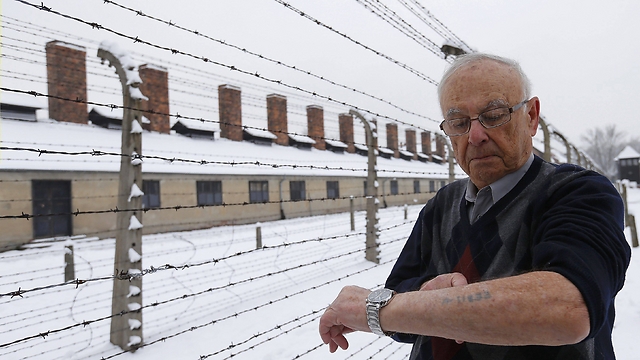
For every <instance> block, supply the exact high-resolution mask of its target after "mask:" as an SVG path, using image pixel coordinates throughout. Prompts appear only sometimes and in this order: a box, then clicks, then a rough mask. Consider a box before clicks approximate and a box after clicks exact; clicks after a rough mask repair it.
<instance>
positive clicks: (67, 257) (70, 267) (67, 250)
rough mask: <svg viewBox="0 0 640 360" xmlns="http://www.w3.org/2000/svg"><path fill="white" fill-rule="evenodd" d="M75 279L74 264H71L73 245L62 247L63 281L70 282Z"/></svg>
mask: <svg viewBox="0 0 640 360" xmlns="http://www.w3.org/2000/svg"><path fill="white" fill-rule="evenodd" d="M75 278H76V270H75V264H74V262H73V245H71V244H67V245H65V246H64V281H65V282H67V281H72V280H74V279H75Z"/></svg>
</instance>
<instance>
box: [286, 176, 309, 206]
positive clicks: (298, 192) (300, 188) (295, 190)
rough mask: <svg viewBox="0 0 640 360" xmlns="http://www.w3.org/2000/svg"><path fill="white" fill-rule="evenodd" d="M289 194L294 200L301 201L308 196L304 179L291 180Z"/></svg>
mask: <svg viewBox="0 0 640 360" xmlns="http://www.w3.org/2000/svg"><path fill="white" fill-rule="evenodd" d="M289 195H290V197H291V200H292V201H300V200H304V199H306V198H307V196H306V191H305V188H304V181H289Z"/></svg>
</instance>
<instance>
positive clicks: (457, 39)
mask: <svg viewBox="0 0 640 360" xmlns="http://www.w3.org/2000/svg"><path fill="white" fill-rule="evenodd" d="M398 1H399V2H400V3H402V4H403V5H405V4H406V1H405V0H398ZM409 1H411V2H412V3H413V4H414V5H416V6H417V7H418V8H419V9H420V10H422V12H423V13H424V14H425V15H427V16H428V17H429V18H431V19H432V20H433V21H435V22H436V23H437V24H438V25H439V26H440V27H441V28H442V29H444V31H445V32H447V33H448V34H449V36H445V35H443V34H441V33H440V31H439V30H438V29H436V26H434V25H433V24H431V23H430V22H429V21H428V20H427V19H425V18H424V17H422V16H419V14H417V13H415V12H414V11H413V10H412V9H410V6H408V4H406V5H405V7H407V9H409V11H411V12H413V13H414V14H415V15H416V16H417V17H418V18H420V19H421V20H422V21H423V22H424V23H425V24H427V25H428V26H429V27H430V28H432V29H433V30H434V31H436V32H437V33H438V34H440V35H441V36H442V37H443V38H445V39H447V40H449V41H452V42H453V43H456V44H458V45H462V47H463V48H465V49H466V51H467V52H473V49H472V48H471V47H470V46H469V45H467V44H466V43H465V42H464V41H463V40H462V39H461V38H460V37H459V36H457V35H456V34H455V33H454V32H453V31H451V30H450V29H449V28H448V27H447V26H446V25H445V24H443V23H442V21H440V20H438V18H437V17H436V16H435V15H433V14H432V13H431V11H429V10H427V8H425V7H424V6H423V5H422V4H420V2H419V1H418V0H409Z"/></svg>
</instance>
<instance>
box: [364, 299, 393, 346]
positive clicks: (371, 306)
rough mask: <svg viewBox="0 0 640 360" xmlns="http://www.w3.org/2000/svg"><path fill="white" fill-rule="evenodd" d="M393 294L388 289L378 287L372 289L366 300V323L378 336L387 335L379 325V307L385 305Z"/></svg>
mask: <svg viewBox="0 0 640 360" xmlns="http://www.w3.org/2000/svg"><path fill="white" fill-rule="evenodd" d="M393 295H395V292H394V291H392V290H390V289H384V288H382V289H378V290H374V291H372V292H371V293H370V294H369V296H367V300H366V313H367V325H369V329H371V332H372V333H374V334H376V335H379V336H387V335H390V334H391V333H385V332H384V331H383V330H382V326H381V325H380V309H381V308H382V307H384V306H385V305H387V304H388V303H389V302H390V301H391V299H392V298H393Z"/></svg>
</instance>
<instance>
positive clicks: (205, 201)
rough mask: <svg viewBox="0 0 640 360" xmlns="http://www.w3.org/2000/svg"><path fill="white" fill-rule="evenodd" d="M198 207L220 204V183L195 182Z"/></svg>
mask: <svg viewBox="0 0 640 360" xmlns="http://www.w3.org/2000/svg"><path fill="white" fill-rule="evenodd" d="M196 191H197V194H198V205H220V204H222V181H196Z"/></svg>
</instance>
